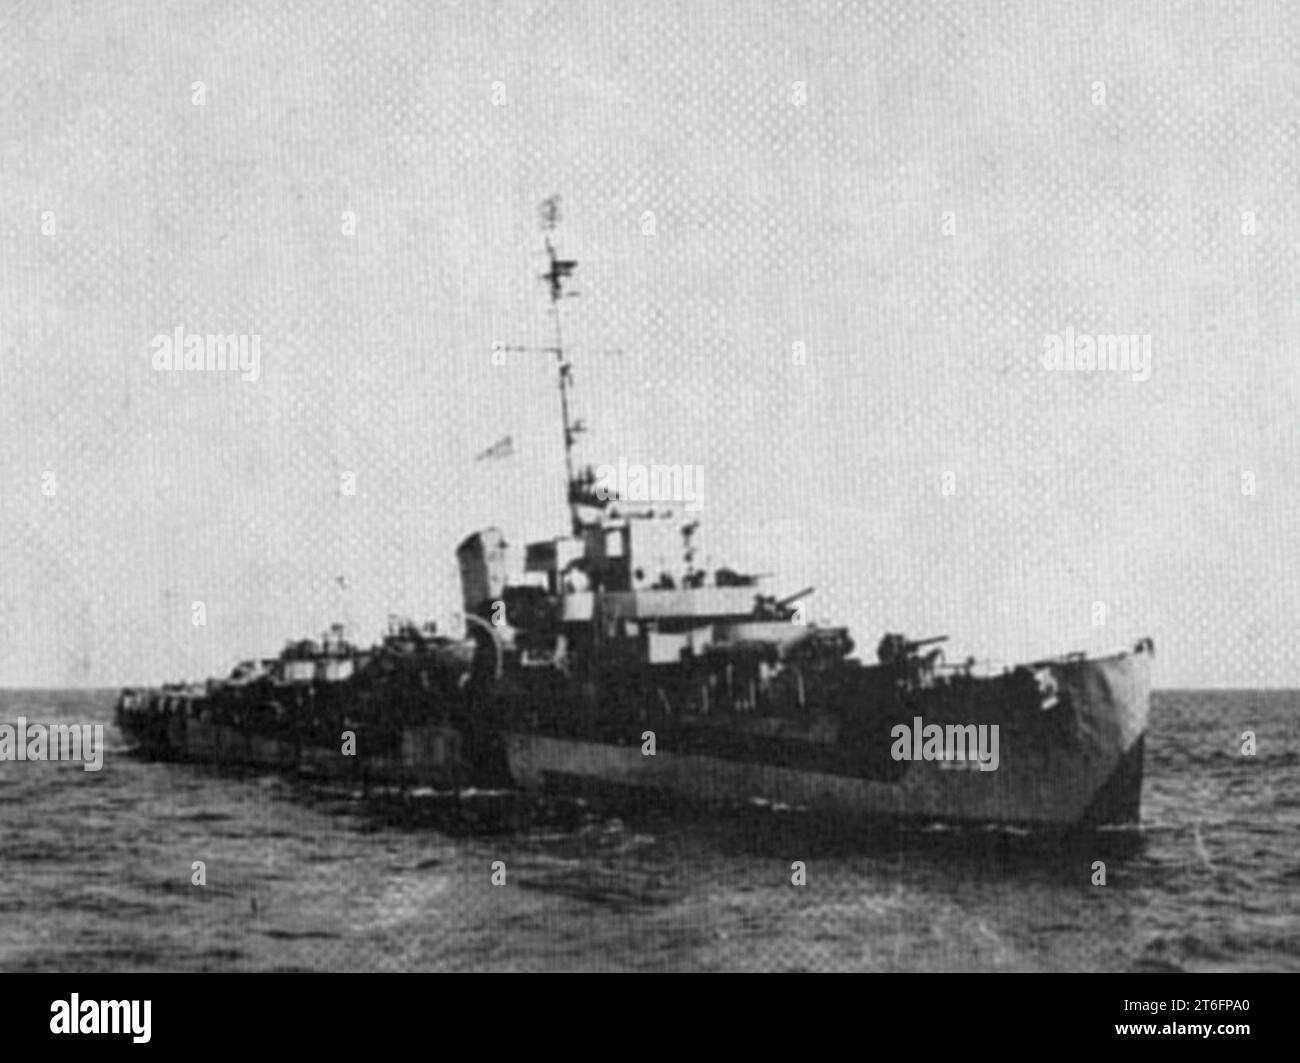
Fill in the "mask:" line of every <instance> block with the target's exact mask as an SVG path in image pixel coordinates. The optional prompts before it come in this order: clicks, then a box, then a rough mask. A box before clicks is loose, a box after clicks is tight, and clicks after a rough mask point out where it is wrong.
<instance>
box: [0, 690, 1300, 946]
mask: <svg viewBox="0 0 1300 1063" xmlns="http://www.w3.org/2000/svg"><path fill="white" fill-rule="evenodd" d="M113 697H114V694H113V692H108V691H93V692H86V691H0V721H8V722H12V721H14V720H15V719H16V718H17V717H18V716H20V715H24V716H26V717H27V718H28V720H29V721H31V722H37V721H49V722H60V723H74V722H75V723H96V722H101V723H105V724H107V725H108V726H107V727H106V729H105V738H106V742H107V745H108V751H107V754H106V756H105V762H104V768H103V770H102V771H100V772H97V773H93V772H84V771H82V769H81V766H80V765H79V764H60V763H26V762H21V763H20V762H0V823H2V824H3V827H2V828H0V970H5V971H79V972H80V971H110V972H116V971H270V970H347V971H353V970H360V971H416V970H435V971H441V970H536V971H542V970H584V971H593V970H598V971H606V970H671V971H679V970H681V971H695V970H865V971H1003V970H1005V971H1141V970H1168V971H1177V970H1182V971H1278V970H1289V971H1300V903H1298V901H1297V896H1298V895H1300V692H1279V691H1267V692H1245V691H1230V692H1223V691H1184V692H1177V691H1174V692H1158V693H1157V694H1156V695H1155V696H1154V704H1153V712H1152V730H1151V731H1150V732H1149V734H1148V736H1147V766H1146V779H1145V782H1144V784H1143V813H1142V825H1141V828H1140V829H1137V830H1123V831H1113V832H1106V833H1105V834H1103V835H1099V836H1097V837H1094V838H1091V839H1087V840H1086V841H1084V842H1080V843H1076V844H1073V845H1070V846H1069V847H1065V848H1063V847H1061V846H1060V845H1057V844H1054V843H1053V844H1048V843H1045V842H1041V841H1039V840H1037V839H1035V838H1033V837H1032V836H1025V835H1022V834H1018V833H1013V832H1006V831H999V830H975V831H966V830H929V831H912V832H909V833H906V834H904V833H899V832H890V831H885V832H882V833H878V834H875V835H865V834H861V833H859V834H854V835H849V836H846V835H845V834H843V833H835V832H827V831H825V830H823V829H821V828H819V826H818V824H816V823H815V822H811V821H809V820H808V819H807V818H806V817H799V816H791V815H788V814H782V813H779V812H771V811H766V810H755V811H753V812H741V813H727V814H722V815H710V816H707V817H700V816H698V815H695V814H684V813H673V814H665V813H662V812H656V811H647V810H631V811H628V810H626V809H621V810H618V811H620V812H621V816H615V815H613V814H612V813H611V811H610V810H609V809H606V808H603V807H602V808H601V809H600V810H599V811H597V810H596V809H593V808H591V807H584V806H581V805H575V804H574V803H572V802H561V801H550V802H537V801H527V800H520V799H515V798H512V797H511V796H510V795H465V796H464V797H463V798H462V799H460V800H453V799H451V798H450V797H448V796H446V795H423V796H422V795H417V796H415V797H412V798H408V799H404V800H403V799H399V798H398V797H397V796H395V795H373V794H371V795H362V794H359V793H352V792H346V791H331V790H326V789H321V788H316V787H312V786H309V785H307V784H304V783H301V782H299V781H296V780H293V779H287V778H279V777H276V776H272V775H242V776H241V775H237V774H231V773H224V774H223V773H220V772H217V771H214V770H210V769H205V768H202V767H195V766H188V765H173V764H160V763H150V762H145V761H141V760H137V759H135V758H134V757H133V756H131V755H130V754H129V752H128V751H127V750H126V748H125V745H124V744H123V741H122V738H121V735H120V734H119V733H118V732H117V730H116V728H114V727H113V726H112V703H113ZM1247 730H1250V731H1253V732H1254V733H1255V735H1256V747H1257V752H1256V754H1255V755H1254V756H1242V755H1241V746H1242V738H1241V735H1242V732H1243V731H1247ZM1097 860H1101V861H1103V862H1104V863H1105V865H1106V883H1105V885H1104V886H1102V885H1093V881H1092V880H1093V875H1094V872H1093V864H1094V862H1095V861H1097ZM195 861H203V863H204V865H205V873H206V880H207V884H206V885H205V886H196V885H194V884H192V881H191V879H192V876H193V874H194V871H193V864H194V862H195ZM795 861H802V862H803V863H804V864H805V867H806V878H807V881H806V885H803V886H795V885H793V884H792V882H791V878H792V871H791V865H792V864H793V863H794V862H795ZM498 862H500V863H498ZM494 864H495V865H496V867H497V871H498V877H500V876H499V872H500V871H501V870H502V865H504V868H503V869H504V874H505V884H504V885H494V884H493V882H492V878H493V871H494Z"/></svg>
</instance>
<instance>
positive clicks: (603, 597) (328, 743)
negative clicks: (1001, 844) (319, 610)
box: [118, 200, 1154, 830]
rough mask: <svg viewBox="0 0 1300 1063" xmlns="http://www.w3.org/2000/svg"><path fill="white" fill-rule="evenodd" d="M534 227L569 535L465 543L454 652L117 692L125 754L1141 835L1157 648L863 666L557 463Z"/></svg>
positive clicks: (325, 660)
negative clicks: (1002, 664) (1001, 664)
mask: <svg viewBox="0 0 1300 1063" xmlns="http://www.w3.org/2000/svg"><path fill="white" fill-rule="evenodd" d="M542 216H543V228H544V230H545V233H546V235H545V239H544V247H545V252H546V255H547V260H548V263H549V268H548V270H547V272H546V273H545V274H543V276H542V279H543V280H544V281H545V283H546V286H547V290H548V293H549V302H550V305H549V312H550V314H551V315H552V317H553V319H554V322H553V323H554V330H555V342H554V345H553V346H550V347H545V348H539V350H541V351H544V352H546V353H549V354H553V355H554V358H555V365H556V370H557V377H558V385H559V397H560V404H559V405H560V419H561V426H562V430H563V443H564V450H563V453H564V461H565V473H566V483H567V499H566V501H567V508H568V517H569V520H568V526H567V530H566V531H565V532H564V533H563V534H560V535H556V536H554V537H552V538H548V539H544V540H541V541H536V542H530V543H526V544H524V545H523V549H522V550H519V549H517V548H516V546H515V545H514V544H513V543H512V542H511V541H510V540H509V539H508V538H507V536H506V535H505V534H504V532H503V531H502V530H501V529H499V528H496V527H485V528H480V529H479V530H477V531H474V532H473V533H472V534H470V535H468V536H467V537H466V538H464V540H463V541H462V542H461V543H460V545H459V546H458V548H457V550H456V557H457V561H458V563H459V569H460V577H461V596H462V602H461V604H462V608H463V617H464V630H463V632H461V634H460V635H459V636H458V637H447V636H442V635H439V634H438V633H437V632H436V630H434V629H433V628H432V627H431V626H427V625H426V626H425V627H423V628H421V627H418V626H416V625H415V624H412V623H409V622H407V623H395V624H393V625H391V626H390V630H389V633H388V635H387V636H386V637H385V638H384V640H383V641H382V642H381V643H380V644H379V645H378V646H376V647H373V648H371V649H368V650H365V651H360V650H358V649H356V648H355V647H353V646H351V645H350V644H348V643H347V642H346V640H345V639H344V638H343V637H342V632H341V630H338V629H335V630H334V631H333V632H332V633H331V636H330V637H327V638H326V639H324V640H322V642H321V643H319V644H317V643H310V642H304V643H295V644H291V645H290V646H288V647H286V649H285V651H284V652H283V653H282V654H281V655H280V657H279V658H275V659H271V660H264V661H254V662H245V663H244V664H243V665H241V666H240V667H238V668H237V669H236V670H235V672H234V673H233V674H232V675H231V676H230V677H229V678H227V679H225V680H219V681H218V680H210V681H208V682H207V683H205V684H202V685H201V686H189V687H187V686H171V687H164V688H162V689H156V690H137V689H130V690H124V691H123V692H122V694H121V697H120V699H119V704H118V721H119V724H120V726H121V728H122V730H123V732H124V733H125V734H126V736H127V738H128V739H129V740H130V741H131V742H132V743H134V744H135V745H136V746H138V747H139V748H140V749H141V751H142V752H144V753H146V754H148V755H152V756H158V757H163V758H168V759H189V760H197V761H203V762H212V763H228V764H247V765H255V766H259V767H271V768H280V769H286V770H294V771H301V772H306V773H310V774H317V775H321V776H326V777H330V776H333V777H351V778H359V779H361V780H363V781H375V782H383V783H392V784H397V785H400V786H431V787H443V788H446V787H451V788H455V787H461V786H477V787H483V786H503V785H504V786H512V787H516V788H519V789H522V790H528V791H536V790H543V791H558V792H576V793H587V794H600V793H608V792H610V791H611V790H613V791H616V792H621V793H623V794H631V793H639V794H641V795H643V796H651V795H653V796H656V797H657V798H674V799H682V800H686V801H688V802H693V803H701V804H704V805H710V806H728V805H730V806H740V805H748V804H752V803H754V802H758V803H761V804H767V805H770V806H775V807H788V808H791V809H798V810H803V811H807V812H810V813H813V814H816V815H818V816H822V817H826V818H836V819H839V818H848V819H862V820H872V819H877V820H879V819H887V820H892V821H907V822H913V823H953V824H982V825H1006V826H1017V827H1029V828H1052V829H1069V830H1075V829H1092V828H1097V827H1107V826H1113V825H1124V824H1132V823H1136V822H1138V820H1139V816H1140V804H1141V789H1142V768H1143V745H1144V736H1145V732H1146V728H1147V718H1148V710H1149V686H1150V661H1151V658H1152V655H1153V652H1154V650H1153V645H1152V643H1151V641H1150V640H1149V639H1142V640H1140V641H1139V642H1138V643H1137V644H1136V645H1134V646H1132V647H1131V648H1129V649H1126V650H1124V651H1122V652H1117V653H1114V654H1112V655H1109V656H1104V657H1088V656H1086V655H1084V654H1081V653H1069V654H1064V655H1062V656H1059V657H1055V658H1051V659H1046V660H1036V661H1031V662H1026V663H1024V664H1020V665H1017V666H1015V667H1010V668H1005V669H1002V670H1001V671H1000V672H998V673H996V674H977V673H976V670H975V668H974V664H973V662H972V661H969V660H968V661H966V662H964V663H956V664H948V663H945V661H944V656H943V648H942V643H943V642H945V641H946V636H936V637H930V638H920V639H910V638H907V637H906V636H904V635H901V634H897V633H887V634H885V635H884V636H883V637H882V638H881V639H880V640H879V643H878V644H877V647H876V652H875V660H873V661H870V662H864V661H862V660H860V659H859V658H858V657H857V656H855V654H854V648H855V647H854V642H853V640H852V639H851V637H850V634H849V631H848V629H847V628H845V627H838V626H829V625H823V624H818V623H814V622H812V621H810V620H809V619H808V617H807V614H806V608H805V606H804V603H803V599H804V598H806V597H807V595H808V594H810V593H812V590H813V589H812V588H804V589H803V590H800V591H798V592H796V593H794V594H789V595H785V596H781V597H778V596H777V595H776V594H774V593H767V592H766V590H765V585H764V581H765V580H767V579H769V578H770V577H768V576H759V575H751V574H746V573H743V572H739V571H737V570H735V569H733V568H726V567H719V568H713V569H709V568H707V567H704V566H701V565H699V564H697V558H698V557H699V550H698V548H697V545H696V539H695V537H696V534H697V532H698V529H699V523H700V522H699V521H698V520H697V519H695V514H694V513H692V512H690V511H689V510H690V508H691V507H689V506H688V507H687V511H686V512H679V511H678V510H677V509H676V508H674V507H673V506H665V505H662V504H659V503H657V502H656V503H654V504H646V503H647V502H648V501H649V500H648V499H644V498H641V497H639V496H637V497H633V495H634V492H630V491H629V492H620V491H618V490H614V489H611V488H610V486H609V480H610V477H609V476H608V474H607V472H606V473H602V474H601V475H599V476H598V475H597V474H596V472H595V470H593V469H592V467H591V466H589V465H587V466H583V467H581V468H576V467H575V448H576V446H577V442H578V438H579V435H580V434H581V432H582V431H583V425H582V423H581V422H580V421H577V420H575V419H574V418H573V417H572V416H571V389H572V379H573V378H572V364H571V362H570V360H569V358H568V356H567V354H566V351H565V348H564V345H563V343H562V341H561V328H560V306H561V301H562V300H563V299H564V298H565V297H566V295H568V294H571V293H569V292H568V291H567V290H566V286H567V283H568V281H569V280H570V278H571V277H572V274H573V273H574V271H575V270H576V268H577V265H578V264H577V262H576V261H574V260H571V259H564V258H561V257H560V256H559V254H558V253H557V251H556V249H555V246H554V242H553V238H552V237H553V233H554V229H555V225H556V219H557V211H556V205H555V201H554V200H548V201H547V203H546V204H545V205H544V207H543V215H542ZM652 471H653V470H652ZM659 473H660V474H661V475H662V476H663V477H665V478H667V479H669V480H672V478H673V477H677V478H678V480H680V477H681V472H680V470H679V469H676V468H675V467H660V468H659ZM620 479H626V478H625V477H620ZM642 493H644V492H642ZM651 493H653V492H651ZM557 509H558V507H557ZM666 538H667V540H668V541H670V542H673V543H674V544H675V545H674V549H675V550H679V552H678V553H677V554H676V557H677V558H678V559H679V560H676V561H674V562H672V563H665V562H664V556H665V555H664V552H663V549H662V546H663V543H664V541H665V539H666ZM349 739H350V740H351V742H352V743H353V745H352V749H351V750H348V749H347V748H346V746H347V741H348V740H349Z"/></svg>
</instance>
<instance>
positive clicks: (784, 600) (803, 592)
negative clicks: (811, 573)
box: [776, 587, 816, 609]
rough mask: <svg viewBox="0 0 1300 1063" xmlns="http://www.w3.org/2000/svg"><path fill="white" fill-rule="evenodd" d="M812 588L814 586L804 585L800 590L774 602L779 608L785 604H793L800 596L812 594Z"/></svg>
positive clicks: (813, 588) (805, 596)
mask: <svg viewBox="0 0 1300 1063" xmlns="http://www.w3.org/2000/svg"><path fill="white" fill-rule="evenodd" d="M814 590H816V588H815V587H805V588H804V589H803V590H801V591H795V593H794V594H791V595H787V596H786V597H784V598H782V599H781V600H780V601H779V602H777V603H776V604H777V605H778V606H779V607H780V608H782V609H784V608H785V607H786V606H787V605H793V604H794V603H795V602H797V601H798V600H799V599H800V598H807V597H808V595H810V594H812V592H813V591H814Z"/></svg>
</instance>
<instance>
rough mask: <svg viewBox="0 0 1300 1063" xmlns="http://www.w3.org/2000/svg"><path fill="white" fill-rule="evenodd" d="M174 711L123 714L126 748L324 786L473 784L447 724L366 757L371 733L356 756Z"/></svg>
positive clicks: (422, 729) (405, 733)
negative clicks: (283, 775) (313, 781)
mask: <svg viewBox="0 0 1300 1063" xmlns="http://www.w3.org/2000/svg"><path fill="white" fill-rule="evenodd" d="M185 715H186V714H185V713H183V712H171V713H168V714H166V715H165V716H164V717H163V718H162V719H161V720H160V719H159V717H158V715H157V714H156V713H154V712H150V711H148V710H146V711H143V712H138V713H131V712H119V714H118V726H119V727H120V728H121V730H122V732H123V735H124V737H125V738H126V740H127V742H128V743H129V744H130V745H132V746H133V747H134V748H135V749H137V750H138V751H139V752H140V753H142V754H144V755H146V756H150V757H153V758H155V759H158V760H170V761H183V762H188V763H197V764H209V765H212V766H215V767H225V768H234V769H241V770H264V771H280V772H285V773H290V774H297V775H302V776H304V777H308V778H312V779H319V780H322V781H331V780H334V781H347V780H352V781H357V782H361V783H365V784H373V785H392V786H409V787H420V786H429V787H434V788H438V789H442V788H451V787H455V786H458V785H461V784H462V783H463V782H464V780H465V779H466V777H467V768H466V765H465V764H464V762H463V757H462V738H461V734H460V732H459V731H457V730H456V729H455V728H453V727H451V726H449V725H445V724H430V725H428V726H417V727H405V728H402V729H401V731H400V732H399V739H398V742H397V743H396V744H395V745H394V744H393V743H392V742H391V741H389V742H386V743H385V744H384V745H385V747H386V749H385V751H384V752H382V753H376V752H374V751H369V752H367V751H366V744H367V743H366V740H365V738H366V736H365V732H364V731H361V732H360V733H359V734H358V735H357V738H356V752H355V754H345V753H344V752H343V748H342V743H338V744H333V745H325V744H323V743H321V742H319V741H312V740H310V738H308V737H306V736H301V735H299V736H294V735H289V736H271V735H266V734H259V733H257V732H250V731H247V730H244V729H242V728H239V727H234V726H231V725H229V724H223V723H215V722H211V721H208V720H204V719H201V718H197V716H196V718H188V719H187V718H185Z"/></svg>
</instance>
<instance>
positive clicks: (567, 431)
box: [541, 196, 582, 535]
mask: <svg viewBox="0 0 1300 1063" xmlns="http://www.w3.org/2000/svg"><path fill="white" fill-rule="evenodd" d="M541 213H542V231H543V232H545V233H546V236H545V237H544V241H545V244H546V257H547V259H548V260H549V261H550V269H548V270H547V271H546V272H545V273H543V274H542V280H544V281H546V282H547V283H548V284H549V286H550V289H549V290H550V296H551V317H552V318H553V319H554V322H555V346H554V347H552V348H551V350H552V351H553V352H554V353H555V365H556V368H557V369H558V370H559V376H560V416H561V418H562V420H563V423H564V473H565V493H566V497H567V499H568V503H569V518H570V520H571V521H572V524H573V534H574V535H577V534H578V533H579V532H581V530H582V524H581V522H580V521H579V519H578V503H577V487H578V485H577V481H576V479H575V478H574V475H573V444H574V441H575V440H576V438H577V434H578V432H579V431H580V427H579V426H578V425H577V424H575V423H573V422H572V421H570V419H569V387H570V385H571V383H572V380H571V376H572V372H573V366H572V364H571V363H570V362H569V361H568V360H567V359H566V358H565V357H564V337H563V333H562V331H561V328H560V300H561V299H564V298H566V297H571V296H572V295H574V294H576V293H573V292H566V291H565V290H564V283H563V282H564V281H565V280H567V279H568V278H569V277H570V276H572V274H573V271H574V270H575V269H577V268H578V263H577V262H576V261H575V260H573V259H562V258H560V257H559V256H558V255H557V254H556V252H555V245H554V244H553V243H552V242H551V233H552V232H554V231H555V226H556V225H557V223H558V222H559V220H560V197H559V196H551V197H550V198H549V199H546V200H543V201H542V207H541Z"/></svg>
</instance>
